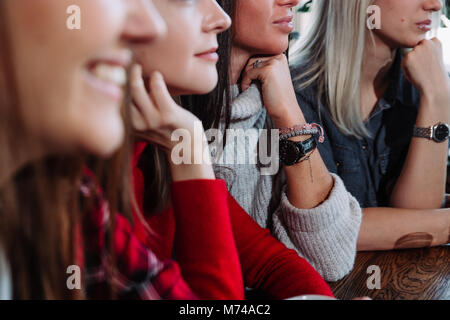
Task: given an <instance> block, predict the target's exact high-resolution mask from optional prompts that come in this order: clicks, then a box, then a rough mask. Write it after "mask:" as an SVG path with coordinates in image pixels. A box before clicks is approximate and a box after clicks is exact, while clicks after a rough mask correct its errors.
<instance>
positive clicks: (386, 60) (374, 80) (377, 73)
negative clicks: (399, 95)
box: [361, 35, 396, 91]
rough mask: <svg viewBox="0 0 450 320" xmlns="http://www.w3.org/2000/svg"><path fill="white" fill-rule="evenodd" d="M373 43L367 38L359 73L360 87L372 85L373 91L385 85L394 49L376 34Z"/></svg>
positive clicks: (392, 60) (392, 61) (393, 56)
mask: <svg viewBox="0 0 450 320" xmlns="http://www.w3.org/2000/svg"><path fill="white" fill-rule="evenodd" d="M374 37H375V43H374V42H373V41H372V40H371V39H370V38H368V40H367V41H366V48H367V49H366V51H365V55H364V60H363V66H362V73H361V86H362V88H368V87H372V88H374V89H375V91H378V89H380V88H383V87H385V86H386V83H388V80H389V72H390V70H391V67H392V65H393V63H394V59H395V53H396V49H395V48H391V47H389V46H388V45H386V44H385V43H383V42H382V41H381V40H380V39H379V38H378V37H377V36H376V35H375V36H374Z"/></svg>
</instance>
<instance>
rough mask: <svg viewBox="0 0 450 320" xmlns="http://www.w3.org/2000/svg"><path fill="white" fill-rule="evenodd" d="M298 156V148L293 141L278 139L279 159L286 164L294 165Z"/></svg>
mask: <svg viewBox="0 0 450 320" xmlns="http://www.w3.org/2000/svg"><path fill="white" fill-rule="evenodd" d="M298 156H299V150H298V148H297V146H296V145H295V143H292V142H291V141H288V140H283V141H280V159H281V161H283V163H284V164H285V165H287V166H291V165H294V164H295V163H296V162H297V160H298Z"/></svg>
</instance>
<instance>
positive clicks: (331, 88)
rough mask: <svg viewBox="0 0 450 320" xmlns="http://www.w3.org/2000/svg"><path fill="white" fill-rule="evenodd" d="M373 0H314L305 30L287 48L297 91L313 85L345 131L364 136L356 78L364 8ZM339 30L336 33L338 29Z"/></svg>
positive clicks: (360, 60)
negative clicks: (295, 69) (304, 32)
mask: <svg viewBox="0 0 450 320" xmlns="http://www.w3.org/2000/svg"><path fill="white" fill-rule="evenodd" d="M372 3H373V0H351V1H349V0H333V1H329V0H314V4H313V9H312V18H311V21H313V23H312V26H311V28H310V29H309V31H308V33H307V34H306V35H304V36H303V37H302V38H301V40H300V41H299V43H298V44H297V45H296V46H295V48H293V50H292V51H291V52H292V54H291V65H292V66H293V67H294V68H299V69H300V70H301V74H299V75H297V76H295V77H294V81H295V82H296V83H298V88H299V89H304V88H306V87H308V86H310V85H311V84H313V83H317V85H318V90H319V96H322V94H325V98H326V99H327V101H326V102H327V103H326V105H327V106H328V110H329V112H330V114H331V117H332V118H333V120H334V122H335V123H336V125H337V126H338V128H339V129H340V130H341V132H342V133H344V134H346V135H354V136H356V137H364V136H368V132H367V129H366V127H365V126H364V123H363V121H362V119H361V111H360V91H361V87H360V79H361V67H362V63H363V56H364V47H365V41H366V36H367V31H366V30H367V28H366V20H367V17H368V15H367V8H368V7H369V6H370V5H371V4H372ZM338 30H339V32H337V31H338Z"/></svg>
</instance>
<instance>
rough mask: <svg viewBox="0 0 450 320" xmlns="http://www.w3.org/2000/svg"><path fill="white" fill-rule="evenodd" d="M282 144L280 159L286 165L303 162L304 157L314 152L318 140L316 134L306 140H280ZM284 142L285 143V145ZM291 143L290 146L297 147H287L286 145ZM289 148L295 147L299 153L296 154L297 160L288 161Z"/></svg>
mask: <svg viewBox="0 0 450 320" xmlns="http://www.w3.org/2000/svg"><path fill="white" fill-rule="evenodd" d="M280 143H281V146H280V160H281V161H282V162H283V163H284V164H285V165H286V166H293V165H296V164H297V163H299V162H301V161H302V159H303V158H305V157H306V156H308V154H309V153H311V152H313V151H314V150H316V148H317V140H316V138H315V137H314V136H312V137H311V138H309V139H306V140H305V141H291V140H280ZM283 144H284V145H283ZM287 144H288V145H290V147H295V148H286V145H287ZM287 149H290V150H292V149H295V150H296V152H297V154H296V155H295V159H296V160H295V161H293V162H289V161H286V159H287V158H288V157H287V154H286V152H287Z"/></svg>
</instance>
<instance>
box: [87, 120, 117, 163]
mask: <svg viewBox="0 0 450 320" xmlns="http://www.w3.org/2000/svg"><path fill="white" fill-rule="evenodd" d="M88 138H89V137H86V139H85V141H84V143H83V144H82V148H83V149H84V150H85V151H87V152H88V153H89V154H92V155H95V156H97V157H100V158H109V157H111V156H112V155H113V154H114V153H115V152H117V151H118V150H119V149H120V147H122V145H123V142H124V138H125V130H124V127H123V124H122V123H121V124H120V125H119V126H118V125H117V124H115V125H111V126H110V128H105V126H103V130H101V131H98V128H97V131H96V132H93V133H92V134H91V135H90V139H88Z"/></svg>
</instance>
